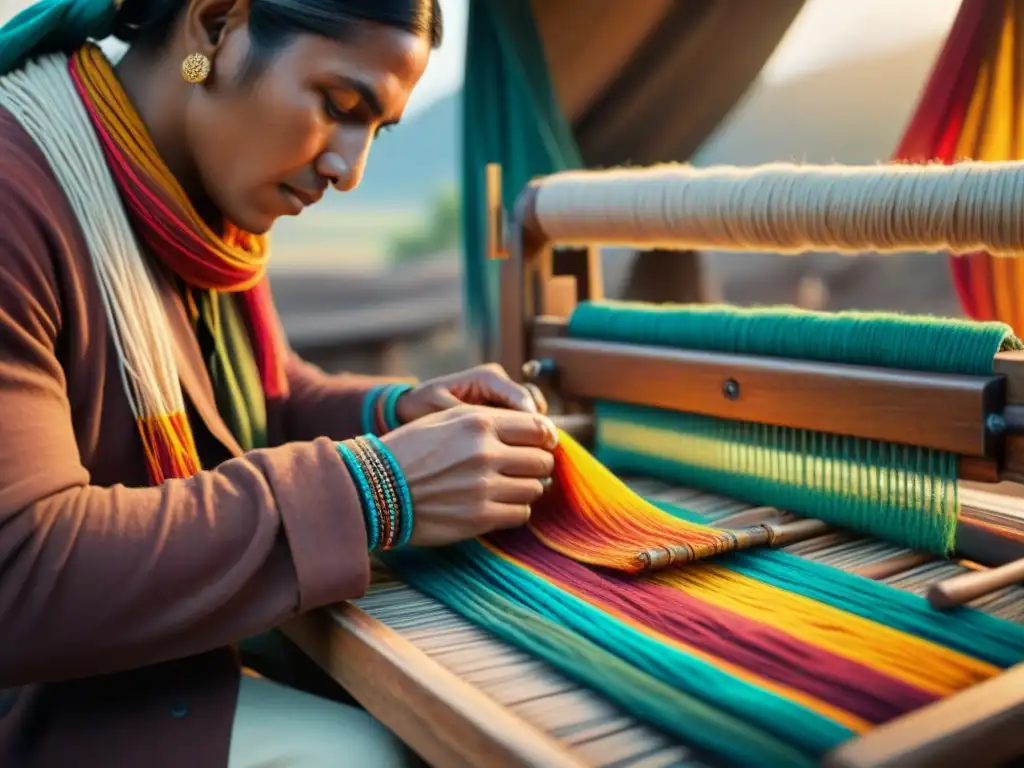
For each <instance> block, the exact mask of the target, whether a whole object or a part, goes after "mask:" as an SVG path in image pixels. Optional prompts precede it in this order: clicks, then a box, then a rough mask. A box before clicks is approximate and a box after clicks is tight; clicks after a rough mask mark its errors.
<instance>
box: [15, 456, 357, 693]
mask: <svg viewBox="0 0 1024 768" xmlns="http://www.w3.org/2000/svg"><path fill="white" fill-rule="evenodd" d="M368 578H369V558H368V554H367V536H366V526H365V523H364V518H363V513H362V511H361V508H360V501H359V497H358V495H357V491H356V488H355V485H354V483H353V481H352V479H351V476H350V474H349V472H348V470H347V468H346V467H345V465H344V462H343V461H342V459H341V457H340V456H339V455H338V452H337V449H336V446H335V445H334V443H333V442H331V441H329V440H320V441H316V442H315V443H307V444H300V445H289V446H286V447H284V448H278V449H271V450H267V451H257V452H254V453H252V454H248V455H247V456H245V457H242V458H239V459H235V460H232V461H230V462H227V463H225V464H224V465H222V466H221V467H219V468H218V469H216V470H212V471H205V472H201V473H199V474H198V475H196V476H194V477H192V478H190V479H188V480H174V481H170V482H168V483H166V484H164V485H163V486H161V487H158V488H144V489H129V488H124V487H116V488H98V487H94V486H78V487H69V488H66V489H65V490H62V491H60V492H57V493H54V494H51V495H49V496H47V497H46V498H43V499H41V500H39V501H36V502H34V503H33V504H31V505H29V506H27V507H25V508H22V509H19V510H0V626H2V627H3V628H4V630H3V632H2V633H0V688H2V687H5V686H15V685H20V684H24V683H29V682H40V681H46V680H55V679H68V678H73V677H80V676H91V675H97V674H105V673H110V672H116V671H121V670H124V669H130V668H135V667H139V666H145V665H148V664H152V663H157V662H160V661H164V660H167V659H171V658H177V657H182V656H187V655H192V654H196V653H199V652H202V651H205V650H209V649H212V648H216V647H219V646H222V645H225V644H228V643H231V642H235V641H238V640H240V639H242V638H244V637H247V636H250V635H254V634H257V633H259V632H262V631H265V630H267V629H270V628H272V627H274V626H276V625H278V624H280V623H281V622H282V621H284V620H285V619H287V618H289V617H291V616H293V615H295V614H297V613H300V612H303V611H306V610H309V609H311V608H316V607H319V606H323V605H327V604H330V603H334V602H339V601H343V600H346V599H351V598H353V597H356V596H358V595H360V594H361V593H362V592H363V591H364V590H365V588H366V585H367V583H368Z"/></svg>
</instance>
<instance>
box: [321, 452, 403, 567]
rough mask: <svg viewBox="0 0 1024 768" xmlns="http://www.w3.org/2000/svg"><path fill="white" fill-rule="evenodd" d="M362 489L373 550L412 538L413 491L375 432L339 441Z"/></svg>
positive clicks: (342, 455) (386, 547)
mask: <svg viewBox="0 0 1024 768" xmlns="http://www.w3.org/2000/svg"><path fill="white" fill-rule="evenodd" d="M336 446H337V449H338V454H339V455H340V456H341V458H342V460H343V461H344V462H345V466H346V467H347V468H348V470H349V472H350V474H351V475H352V478H353V480H354V481H355V484H356V489H357V491H358V493H359V502H360V505H361V506H362V509H363V517H364V521H365V523H366V534H367V542H368V545H369V549H370V551H371V552H375V551H377V550H378V549H393V548H394V547H400V546H404V545H405V544H407V543H408V542H409V539H410V538H411V536H412V532H413V508H412V495H411V494H410V492H409V486H408V485H407V484H406V482H405V477H404V475H403V474H402V470H401V468H400V467H399V466H398V462H397V461H395V457H394V456H393V455H392V453H391V451H389V450H388V448H387V446H385V445H384V444H383V443H382V442H381V441H380V440H379V439H378V438H377V436H376V435H374V434H372V433H371V434H366V435H363V436H361V437H356V438H353V439H351V440H345V441H342V442H339V443H336Z"/></svg>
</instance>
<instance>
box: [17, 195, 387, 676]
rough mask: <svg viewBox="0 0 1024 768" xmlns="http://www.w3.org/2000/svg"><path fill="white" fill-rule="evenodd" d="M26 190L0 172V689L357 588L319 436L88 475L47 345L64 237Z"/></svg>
mask: <svg viewBox="0 0 1024 768" xmlns="http://www.w3.org/2000/svg"><path fill="white" fill-rule="evenodd" d="M34 194H36V193H35V192H33V191H32V190H27V191H23V190H22V189H21V188H19V187H18V186H17V185H15V184H14V183H13V182H10V181H7V182H0V628H2V630H0V688H4V687H11V686H17V685H22V684H26V683H33V682H49V681H54V680H64V679H69V678H75V677H83V676H93V675H98V674H104V673H112V672H118V671H122V670H126V669H131V668H137V667H141V666H145V665H148V664H152V663H157V662H161V661H166V660H169V659H173V658H180V657H184V656H189V655H193V654H196V653H200V652H203V651H207V650H210V649H213V648H217V647H221V646H223V645H226V644H229V643H231V642H235V641H238V640H240V639H242V638H245V637H248V636H252V635H255V634H257V633H260V632H262V631H265V630H267V629H269V628H271V627H274V626H276V625H278V624H280V623H281V622H282V621H283V620H285V619H287V618H289V617H291V616H293V615H295V614H297V613H299V612H303V611H306V610H309V609H312V608H315V607H319V606H323V605H326V604H330V603H334V602H338V601H342V600H345V599H350V598H353V597H356V596H358V595H360V594H361V593H362V592H363V591H364V590H365V588H366V585H367V582H368V579H369V558H368V555H367V551H366V545H367V541H366V531H365V527H364V523H363V518H362V514H361V510H360V508H359V502H358V497H357V494H356V490H355V487H354V484H353V482H352V480H351V478H350V477H349V475H348V473H347V471H346V469H345V466H344V463H343V462H342V461H341V459H340V458H339V456H338V454H337V451H336V450H335V448H334V444H333V442H332V441H330V440H328V439H322V438H321V439H316V440H312V441H309V442H300V443H293V444H289V445H285V446H282V447H276V448H272V449H269V450H262V451H255V452H252V453H249V454H247V455H245V456H243V457H241V458H236V459H233V460H231V461H228V462H226V463H224V464H222V465H221V466H219V467H218V468H216V469H212V470H209V471H203V472H200V473H199V474H197V475H196V476H194V477H192V478H190V479H187V480H173V481H170V482H167V483H166V484H164V485H163V486H160V487H156V488H128V487H123V486H117V487H97V486H94V485H91V484H90V477H89V474H88V472H87V470H86V469H85V467H84V466H83V465H82V462H81V458H80V454H79V450H78V443H77V442H76V435H75V431H74V427H73V423H72V416H71V405H70V402H69V399H68V395H67V391H66V381H65V375H64V371H63V368H62V366H61V364H60V363H59V360H58V354H57V349H58V348H59V344H60V339H61V335H60V329H61V322H62V317H61V311H62V302H61V296H62V295H64V293H65V292H66V291H67V290H69V287H68V286H67V284H66V277H62V278H61V279H60V280H58V278H57V277H56V275H57V274H58V273H59V271H58V270H57V268H56V267H55V264H56V263H57V262H56V261H55V258H56V257H55V256H54V254H55V253H58V252H59V249H60V248H63V247H66V246H65V245H63V244H62V243H61V242H60V238H61V235H60V233H58V232H55V231H54V230H53V228H52V227H50V228H47V225H46V222H45V215H44V214H42V213H40V212H39V211H40V210H41V209H40V208H39V206H38V205H35V204H33V203H30V202H27V200H30V199H32V196H33V195H34ZM60 274H63V273H60ZM86 279H87V278H86Z"/></svg>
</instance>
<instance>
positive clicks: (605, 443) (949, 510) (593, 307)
mask: <svg viewBox="0 0 1024 768" xmlns="http://www.w3.org/2000/svg"><path fill="white" fill-rule="evenodd" d="M569 335H570V336H572V337H573V338H578V339H590V340H602V341H611V342H619V343H628V344H635V345H649V346H658V347H670V348H676V349H688V350H695V351H705V352H721V353H728V354H738V355H758V356H766V357H777V358H789V359H800V360H808V361H814V362H821V363H842V364H850V365H864V366H876V367H884V368H896V369H902V370H913V371H920V372H931V373H950V374H968V375H986V374H992V372H993V360H994V358H995V355H996V354H997V353H998V352H1000V351H1004V350H1015V349H1024V344H1022V343H1021V342H1020V340H1018V339H1017V338H1016V337H1015V336H1014V335H1013V332H1012V330H1011V329H1010V327H1009V326H1007V325H1005V324H1003V323H978V322H973V321H966V320H958V319H951V318H938V317H929V316H904V315H896V314H888V313H875V312H837V313H826V312H811V311H807V310H801V309H796V308H793V307H758V308H742V307H732V306H720V305H703V304H698V305H651V304H642V303H635V302H614V301H609V302H600V303H594V302H588V303H584V304H581V305H579V306H578V307H577V308H576V310H575V311H574V312H573V314H572V317H571V318H570V321H569ZM596 410H597V413H598V435H597V449H596V451H595V453H596V455H597V457H598V459H599V460H601V462H602V463H604V464H605V465H606V466H608V467H609V468H610V469H612V470H613V471H617V472H620V473H638V474H653V475H655V476H657V477H659V478H660V479H664V480H667V481H670V482H677V483H684V484H686V485H691V486H693V487H696V488H702V489H705V490H710V491H715V492H718V493H722V494H725V495H728V496H732V497H734V498H738V499H741V500H744V501H748V502H750V503H752V504H768V505H772V506H777V507H780V508H783V509H787V510H789V511H792V512H795V513H797V514H800V515H803V516H806V517H815V518H820V519H823V520H825V521H826V522H829V523H832V524H835V525H839V526H842V527H845V528H849V529H851V530H854V531H858V532H860V533H864V534H867V535H871V536H876V537H879V538H883V539H887V540H890V541H896V542H898V543H900V544H903V545H906V546H908V547H913V548H915V549H919V550H924V551H927V552H930V553H932V554H936V555H940V556H948V555H949V554H951V553H952V551H953V549H954V546H955V541H956V524H957V517H958V512H959V498H958V493H957V482H956V456H954V455H952V454H948V453H943V452H938V451H931V450H928V449H923V448H917V447H914V446H904V445H893V444H888V443H882V442H878V441H869V440H862V439H859V438H852V437H843V436H837V435H830V434H826V433H822V432H812V431H808V430H796V429H790V428H786V427H773V426H768V425H764V424H753V423H745V422H737V421H730V420H727V419H716V418H712V417H704V416H698V415H694V414H680V413H676V412H673V411H668V410H660V409H654V408H642V407H634V406H626V405H622V404H617V403H597V404H596ZM629 424H633V425H635V426H637V427H639V428H640V431H637V432H636V434H635V435H633V436H631V435H630V434H629V429H628V425H629ZM645 429H646V430H648V432H647V434H648V435H650V432H649V430H657V431H658V432H659V433H660V436H661V437H662V438H663V439H662V440H660V441H659V445H660V448H655V446H654V444H653V443H654V441H653V440H645V439H643V438H642V437H638V435H640V434H641V432H642V430H645ZM673 434H674V435H675V436H676V438H677V439H678V442H676V443H674V444H673V443H672V442H671V440H670V437H671V435H673ZM686 446H690V447H691V448H690V450H689V452H687V450H686ZM695 446H700V453H699V454H698V453H697V452H696V451H697V449H696V447H695ZM667 454H673V455H667Z"/></svg>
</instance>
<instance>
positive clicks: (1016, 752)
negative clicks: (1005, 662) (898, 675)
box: [822, 664, 1024, 768]
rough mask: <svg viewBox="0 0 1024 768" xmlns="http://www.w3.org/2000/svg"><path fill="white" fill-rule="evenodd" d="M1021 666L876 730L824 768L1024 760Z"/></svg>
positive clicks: (920, 767)
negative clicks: (1023, 757) (1023, 758)
mask: <svg viewBox="0 0 1024 768" xmlns="http://www.w3.org/2000/svg"><path fill="white" fill-rule="evenodd" d="M1022 734H1024V664H1018V665H1017V666H1015V667H1013V668H1012V669H1010V670H1008V671H1006V672H1004V673H1003V674H1001V675H1000V676H999V677H995V678H992V679H990V680H987V681H985V682H984V683H979V684H978V685H975V686H972V687H971V688H968V689H967V690H965V691H963V692H961V693H959V694H957V695H955V696H950V697H949V698H946V699H943V700H941V701H939V702H936V703H935V704H931V705H929V706H927V707H924V708H922V709H919V710H917V711H915V712H912V713H910V714H908V715H905V716H904V717H901V718H899V719H897V720H894V721H892V722H890V723H887V724H885V725H882V726H879V727H878V728H875V729H874V730H873V731H870V732H869V733H867V734H865V735H864V736H861V737H860V738H858V739H854V740H852V741H849V742H847V743H846V744H843V745H842V746H841V747H839V748H837V749H835V750H834V751H833V752H832V753H830V754H829V755H826V757H825V759H824V761H823V762H822V766H823V767H824V768H897V766H898V768H960V766H966V765H969V766H979V767H980V766H986V768H994V767H995V766H1001V765H1006V764H1008V763H1009V761H1010V760H1012V759H1013V758H1019V757H1021V756H1024V738H1022Z"/></svg>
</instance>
